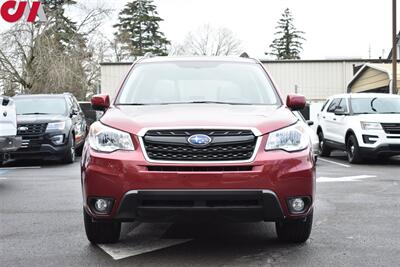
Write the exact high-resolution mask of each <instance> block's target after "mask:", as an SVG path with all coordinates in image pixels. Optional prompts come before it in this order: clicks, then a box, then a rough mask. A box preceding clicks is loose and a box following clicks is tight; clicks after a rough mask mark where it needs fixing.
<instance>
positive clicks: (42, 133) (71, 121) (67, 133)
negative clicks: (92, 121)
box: [10, 93, 87, 163]
mask: <svg viewBox="0 0 400 267" xmlns="http://www.w3.org/2000/svg"><path fill="white" fill-rule="evenodd" d="M14 101H15V104H16V107H17V127H18V128H17V135H18V136H21V137H22V146H21V147H20V149H18V150H17V151H15V152H12V153H11V154H10V156H11V159H43V160H57V161H61V162H63V163H72V162H74V161H75V155H76V153H77V152H78V153H79V151H81V149H82V147H83V144H84V142H85V138H86V135H87V127H86V120H85V115H84V114H83V112H82V110H81V108H80V107H79V104H78V102H77V100H76V98H75V97H74V96H73V95H72V94H69V93H65V94H59V95H19V96H16V97H14Z"/></svg>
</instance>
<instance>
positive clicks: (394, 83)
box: [392, 0, 397, 94]
mask: <svg viewBox="0 0 400 267" xmlns="http://www.w3.org/2000/svg"><path fill="white" fill-rule="evenodd" d="M396 15H397V5H396V0H392V24H393V25H392V30H393V36H392V38H393V48H392V94H397V19H396Z"/></svg>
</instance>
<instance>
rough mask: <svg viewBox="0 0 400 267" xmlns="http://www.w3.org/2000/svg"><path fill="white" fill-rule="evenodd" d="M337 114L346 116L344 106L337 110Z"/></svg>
mask: <svg viewBox="0 0 400 267" xmlns="http://www.w3.org/2000/svg"><path fill="white" fill-rule="evenodd" d="M335 115H336V116H344V115H347V113H346V111H345V110H344V109H343V108H338V109H336V110H335Z"/></svg>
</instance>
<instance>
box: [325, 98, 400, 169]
mask: <svg viewBox="0 0 400 267" xmlns="http://www.w3.org/2000/svg"><path fill="white" fill-rule="evenodd" d="M317 134H318V137H319V142H320V149H321V155H323V156H329V155H330V153H331V151H332V150H334V149H339V150H344V151H346V152H347V158H348V161H349V162H350V163H361V162H363V160H364V159H366V158H377V157H380V158H382V157H390V156H394V155H400V96H398V95H390V94H372V93H362V94H343V95H336V96H332V97H330V98H329V99H328V100H327V101H326V103H325V104H324V106H323V108H322V110H321V112H320V113H319V114H318V127H317Z"/></svg>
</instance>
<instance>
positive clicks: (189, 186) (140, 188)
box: [81, 138, 315, 221]
mask: <svg viewBox="0 0 400 267" xmlns="http://www.w3.org/2000/svg"><path fill="white" fill-rule="evenodd" d="M135 141H136V140H135ZM135 141H134V142H135ZM136 142H137V141H136ZM265 142H266V138H264V140H263V141H262V142H261V145H260V147H259V149H258V151H255V153H257V154H256V157H255V159H254V160H253V161H252V162H250V163H236V164H235V163H224V164H222V163H218V162H215V163H213V164H209V163H208V164H190V162H188V163H187V164H181V163H180V164H173V163H168V164H166V163H165V164H161V163H150V162H148V161H146V160H145V158H144V156H143V153H142V151H141V147H140V146H136V148H137V149H136V150H135V151H116V152H113V153H98V152H96V151H93V150H92V149H91V148H89V146H88V145H86V144H85V147H84V150H83V154H82V162H81V163H82V165H81V168H82V169H81V171H82V187H83V188H82V189H83V199H84V207H85V209H86V211H87V212H88V213H89V214H90V215H91V216H92V217H93V218H94V219H97V220H102V219H105V220H107V219H116V220H121V221H130V220H144V221H146V220H153V219H155V220H157V219H156V218H159V220H162V219H165V218H168V219H172V220H173V218H172V217H176V216H175V215H183V216H185V215H188V214H189V215H190V216H186V217H192V215H193V214H194V213H195V214H201V215H204V214H213V215H215V214H217V215H221V216H224V217H229V218H233V217H236V218H239V219H240V220H241V221H255V220H271V221H275V220H278V219H279V218H285V217H289V218H304V217H305V216H307V215H308V213H309V212H310V210H311V209H312V207H313V200H314V194H315V164H314V160H313V156H312V152H311V149H306V150H303V151H299V152H294V153H288V152H285V151H279V150H278V151H269V152H266V151H264V149H263V148H264V147H265ZM136 144H137V143H136ZM196 192H197V193H196ZM238 192H240V193H238ZM241 194H243V195H241ZM243 196H244V197H245V198H247V200H246V199H244V200H245V201H244V202H240V200H243ZM297 196H301V197H308V198H309V199H310V200H311V201H310V203H309V205H308V206H307V208H306V209H305V210H304V212H303V213H301V214H291V213H290V212H289V209H288V204H287V200H288V199H289V198H292V197H297ZM91 198H109V199H113V207H112V210H111V212H110V213H109V214H108V215H100V214H96V213H95V212H94V211H93V207H91V205H90V204H89V202H90V201H88V200H89V199H91ZM198 198H200V201H199V199H198ZM143 200H146V201H145V202H144V203H145V205H143ZM148 200H150V202H149V201H148ZM173 200H182V201H183V202H184V203H177V202H174V201H173ZM216 200H224V201H225V202H223V203H222V202H221V203H222V204H221V203H220V204H221V205H222V206H221V205H215V203H217V202H213V201H216ZM168 201H170V202H168ZM171 201H172V202H171ZM235 201H239V202H235ZM246 201H249V202H246ZM178 202H179V201H178ZM149 203H153V204H154V205H155V206H154V205H153V206H151V205H150V204H149ZM171 203H173V205H174V206H172V207H171ZM185 203H186V204H185ZM210 203H211V204H210ZM212 203H214V204H212ZM249 203H250V204H251V205H248V204H249ZM149 205H150V206H149ZM185 205H186V206H185ZM235 214H236V215H237V216H234V215H235ZM181 217H182V216H181Z"/></svg>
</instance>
